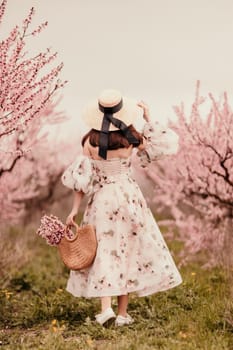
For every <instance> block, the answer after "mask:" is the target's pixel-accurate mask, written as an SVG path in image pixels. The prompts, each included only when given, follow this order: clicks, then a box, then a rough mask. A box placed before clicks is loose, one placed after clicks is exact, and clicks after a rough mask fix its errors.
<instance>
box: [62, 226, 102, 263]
mask: <svg viewBox="0 0 233 350" xmlns="http://www.w3.org/2000/svg"><path fill="white" fill-rule="evenodd" d="M74 226H75V230H76V233H75V234H74V237H73V238H68V237H67V236H65V237H63V238H62V239H61V241H60V243H59V244H58V250H59V252H60V256H61V258H62V260H63V262H64V264H65V265H66V266H67V267H68V268H69V269H70V270H81V269H85V268H86V267H89V266H90V265H91V264H92V263H93V261H94V259H95V255H96V249H97V239H96V234H95V229H94V227H93V226H92V225H85V226H82V227H79V226H78V225H77V224H75V225H74Z"/></svg>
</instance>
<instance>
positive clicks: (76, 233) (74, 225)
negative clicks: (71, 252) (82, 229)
mask: <svg viewBox="0 0 233 350" xmlns="http://www.w3.org/2000/svg"><path fill="white" fill-rule="evenodd" d="M71 227H75V230H76V232H75V233H74V237H72V238H69V237H68V235H67V232H68V230H70V229H71ZM78 229H79V226H78V224H76V222H73V225H67V226H66V228H65V238H66V240H67V241H69V242H73V241H75V240H76V238H77V235H78Z"/></svg>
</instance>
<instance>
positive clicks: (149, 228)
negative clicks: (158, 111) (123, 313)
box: [62, 124, 182, 298]
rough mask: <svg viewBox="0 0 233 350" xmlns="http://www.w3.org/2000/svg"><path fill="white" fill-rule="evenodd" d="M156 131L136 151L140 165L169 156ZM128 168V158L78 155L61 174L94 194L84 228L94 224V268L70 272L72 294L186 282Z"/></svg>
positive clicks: (143, 291) (152, 289)
mask: <svg viewBox="0 0 233 350" xmlns="http://www.w3.org/2000/svg"><path fill="white" fill-rule="evenodd" d="M155 130H156V131H158V126H157V125H156V128H155V127H154V125H152V124H146V126H145V127H144V135H145V136H146V138H147V140H148V148H147V149H146V150H145V151H142V152H138V155H139V159H140V161H141V164H142V166H146V159H147V161H148V162H150V161H152V160H155V159H156V157H160V156H161V155H166V154H169V153H171V151H170V150H169V146H168V143H166V142H165V141H164V140H165V136H164V135H163V136H162V139H161V138H160V139H159V137H158V135H157V138H156V143H153V137H154V136H155ZM146 131H147V132H146ZM166 132H167V131H165V132H164V134H165V133H166ZM161 135H162V134H161ZM159 140H161V142H160V143H159V142H158V141H159ZM153 147H154V151H153V152H152V150H153ZM148 149H149V152H148ZM152 153H153V154H152ZM130 165H131V159H130V158H127V159H122V158H114V159H110V160H93V159H90V158H88V157H86V156H79V157H78V158H77V159H76V161H75V162H74V163H73V164H72V165H71V166H70V167H69V168H68V169H67V170H66V171H65V173H64V174H63V176H62V181H63V184H64V185H65V186H68V187H70V188H72V189H74V190H78V191H80V190H82V191H83V192H84V193H87V194H89V195H90V197H89V201H88V204H87V208H86V210H85V213H84V217H83V224H86V223H89V224H93V225H94V226H95V229H96V235H97V241H98V248H97V254H96V258H95V260H94V263H93V265H92V266H91V267H89V268H87V269H83V270H81V271H71V272H70V278H69V280H68V284H67V290H68V291H69V292H70V293H71V294H73V295H74V296H79V297H81V296H83V297H87V298H89V297H102V296H114V295H123V294H127V293H131V292H136V293H137V294H138V295H139V296H145V295H149V294H153V293H156V292H159V291H163V290H167V289H169V288H172V287H175V286H177V285H178V284H180V283H181V282H182V279H181V276H180V273H179V271H178V270H177V268H176V265H175V263H174V261H173V258H172V256H171V254H170V252H169V250H168V248H167V245H166V243H165V241H164V239H163V236H162V234H161V232H160V230H159V228H158V225H157V223H156V221H155V219H154V217H153V215H152V213H151V211H150V209H149V208H148V206H147V203H146V201H145V199H144V197H143V195H142V192H141V190H140V188H139V186H138V184H137V183H136V182H135V180H134V179H133V178H132V176H131V167H130Z"/></svg>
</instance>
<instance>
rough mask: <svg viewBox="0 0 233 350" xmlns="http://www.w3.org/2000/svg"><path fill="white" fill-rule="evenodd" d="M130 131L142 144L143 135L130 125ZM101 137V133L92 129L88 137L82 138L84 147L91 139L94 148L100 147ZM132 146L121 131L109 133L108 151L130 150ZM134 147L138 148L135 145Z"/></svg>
mask: <svg viewBox="0 0 233 350" xmlns="http://www.w3.org/2000/svg"><path fill="white" fill-rule="evenodd" d="M128 129H129V130H130V131H131V133H132V134H133V136H134V137H136V139H137V140H138V141H139V142H140V144H141V143H143V138H142V135H141V134H140V133H139V132H138V131H137V130H136V129H135V128H134V126H133V125H130V126H129V127H128ZM99 137H100V131H99V130H95V129H91V130H90V131H89V132H88V133H87V134H86V135H84V136H83V138H82V146H84V144H85V142H86V140H87V139H88V138H89V142H90V144H91V145H92V146H93V147H98V146H99ZM129 146H130V143H129V141H128V140H127V139H126V137H124V134H123V132H122V131H121V130H114V131H109V139H108V149H109V150H116V149H118V148H128V147H129ZM133 147H138V146H136V145H133Z"/></svg>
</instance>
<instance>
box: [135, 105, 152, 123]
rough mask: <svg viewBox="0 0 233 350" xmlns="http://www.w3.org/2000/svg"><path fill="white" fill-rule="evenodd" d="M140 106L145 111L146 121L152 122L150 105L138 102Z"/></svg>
mask: <svg viewBox="0 0 233 350" xmlns="http://www.w3.org/2000/svg"><path fill="white" fill-rule="evenodd" d="M138 106H139V107H141V108H142V109H143V118H144V119H145V121H146V122H149V121H150V111H149V107H148V105H147V104H146V103H145V102H144V101H143V100H141V101H139V102H138Z"/></svg>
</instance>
